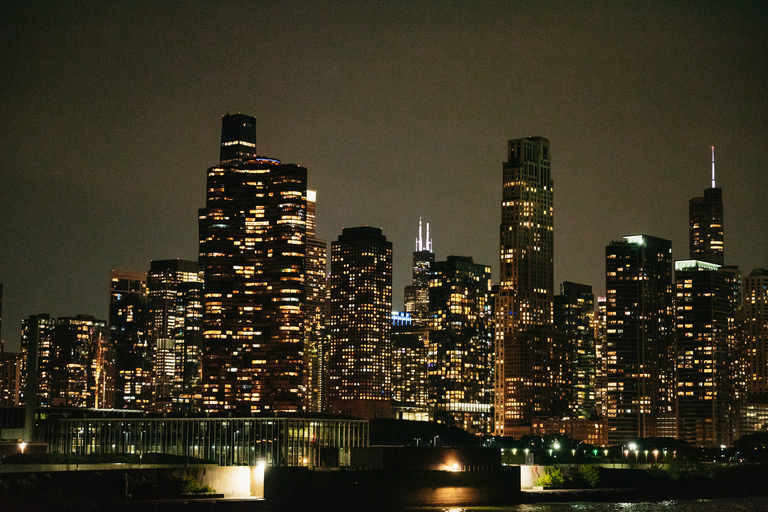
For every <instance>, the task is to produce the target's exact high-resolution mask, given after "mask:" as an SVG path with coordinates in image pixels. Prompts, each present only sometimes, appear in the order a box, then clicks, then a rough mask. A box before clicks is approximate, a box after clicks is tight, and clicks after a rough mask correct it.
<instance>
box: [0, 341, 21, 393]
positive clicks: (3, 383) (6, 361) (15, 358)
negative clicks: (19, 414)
mask: <svg viewBox="0 0 768 512" xmlns="http://www.w3.org/2000/svg"><path fill="white" fill-rule="evenodd" d="M20 392H21V354H18V353H15V352H7V351H6V350H5V342H0V406H9V405H20V404H21V394H20Z"/></svg>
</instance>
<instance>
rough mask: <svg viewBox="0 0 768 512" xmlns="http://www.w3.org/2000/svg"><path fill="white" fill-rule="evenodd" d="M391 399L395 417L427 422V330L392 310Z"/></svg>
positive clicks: (411, 318) (405, 314) (410, 318)
mask: <svg viewBox="0 0 768 512" xmlns="http://www.w3.org/2000/svg"><path fill="white" fill-rule="evenodd" d="M391 339H392V372H391V373H392V401H393V404H392V406H393V408H394V409H395V411H394V412H395V418H397V419H401V420H416V421H429V411H428V409H427V345H428V343H429V329H428V326H427V325H426V324H425V323H416V322H414V321H413V317H411V316H410V314H408V313H397V312H393V313H392V335H391Z"/></svg>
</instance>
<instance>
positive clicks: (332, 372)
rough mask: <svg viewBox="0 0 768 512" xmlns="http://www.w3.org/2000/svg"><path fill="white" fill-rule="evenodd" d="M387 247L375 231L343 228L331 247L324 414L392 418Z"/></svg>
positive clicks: (389, 245)
mask: <svg viewBox="0 0 768 512" xmlns="http://www.w3.org/2000/svg"><path fill="white" fill-rule="evenodd" d="M391 325H392V243H391V242H388V241H387V238H386V237H385V236H384V235H383V234H382V232H381V229H378V228H372V227H367V226H366V227H357V228H345V229H343V230H342V234H341V235H339V238H338V240H336V241H335V242H332V243H331V275H330V305H329V330H330V341H329V346H328V355H327V362H328V368H327V372H326V373H327V382H326V384H327V390H326V394H327V402H326V410H327V411H328V412H331V413H335V414H348V415H353V416H357V417H360V418H363V419H371V418H388V417H390V416H391V415H392V380H391V374H390V372H391V367H392V346H391V340H390V332H391Z"/></svg>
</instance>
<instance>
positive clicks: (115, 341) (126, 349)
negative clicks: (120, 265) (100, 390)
mask: <svg viewBox="0 0 768 512" xmlns="http://www.w3.org/2000/svg"><path fill="white" fill-rule="evenodd" d="M147 322H148V316H147V275H146V274H145V273H143V272H123V271H117V270H113V271H112V272H111V273H110V285H109V339H110V342H111V344H112V347H113V348H114V351H115V407H116V408H117V409H134V410H145V411H146V410H149V409H150V406H151V404H152V403H153V402H154V399H153V378H152V375H153V370H152V357H151V356H152V353H151V350H150V345H149V341H148V332H147V329H148V326H147Z"/></svg>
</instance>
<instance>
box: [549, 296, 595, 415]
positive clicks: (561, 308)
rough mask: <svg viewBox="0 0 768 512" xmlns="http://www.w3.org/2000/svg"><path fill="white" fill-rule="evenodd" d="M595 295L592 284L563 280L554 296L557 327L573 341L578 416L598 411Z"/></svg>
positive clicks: (574, 400) (574, 401) (574, 402)
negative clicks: (596, 400) (558, 292)
mask: <svg viewBox="0 0 768 512" xmlns="http://www.w3.org/2000/svg"><path fill="white" fill-rule="evenodd" d="M594 318H595V296H594V295H593V294H592V287H591V286H588V285H585V284H579V283H572V282H570V281H564V282H563V283H561V284H560V295H555V298H554V322H555V329H556V330H558V331H560V332H562V333H564V334H565V336H566V338H567V341H568V344H569V345H570V347H571V348H570V351H569V352H570V358H571V361H570V364H569V366H568V367H569V368H570V374H571V375H570V379H571V383H572V386H573V391H572V404H571V409H572V411H573V415H574V416H576V417H579V418H589V417H590V416H594V415H595V414H596V412H597V411H596V407H595V370H596V362H597V360H596V359H595V330H594V324H593V322H594Z"/></svg>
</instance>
